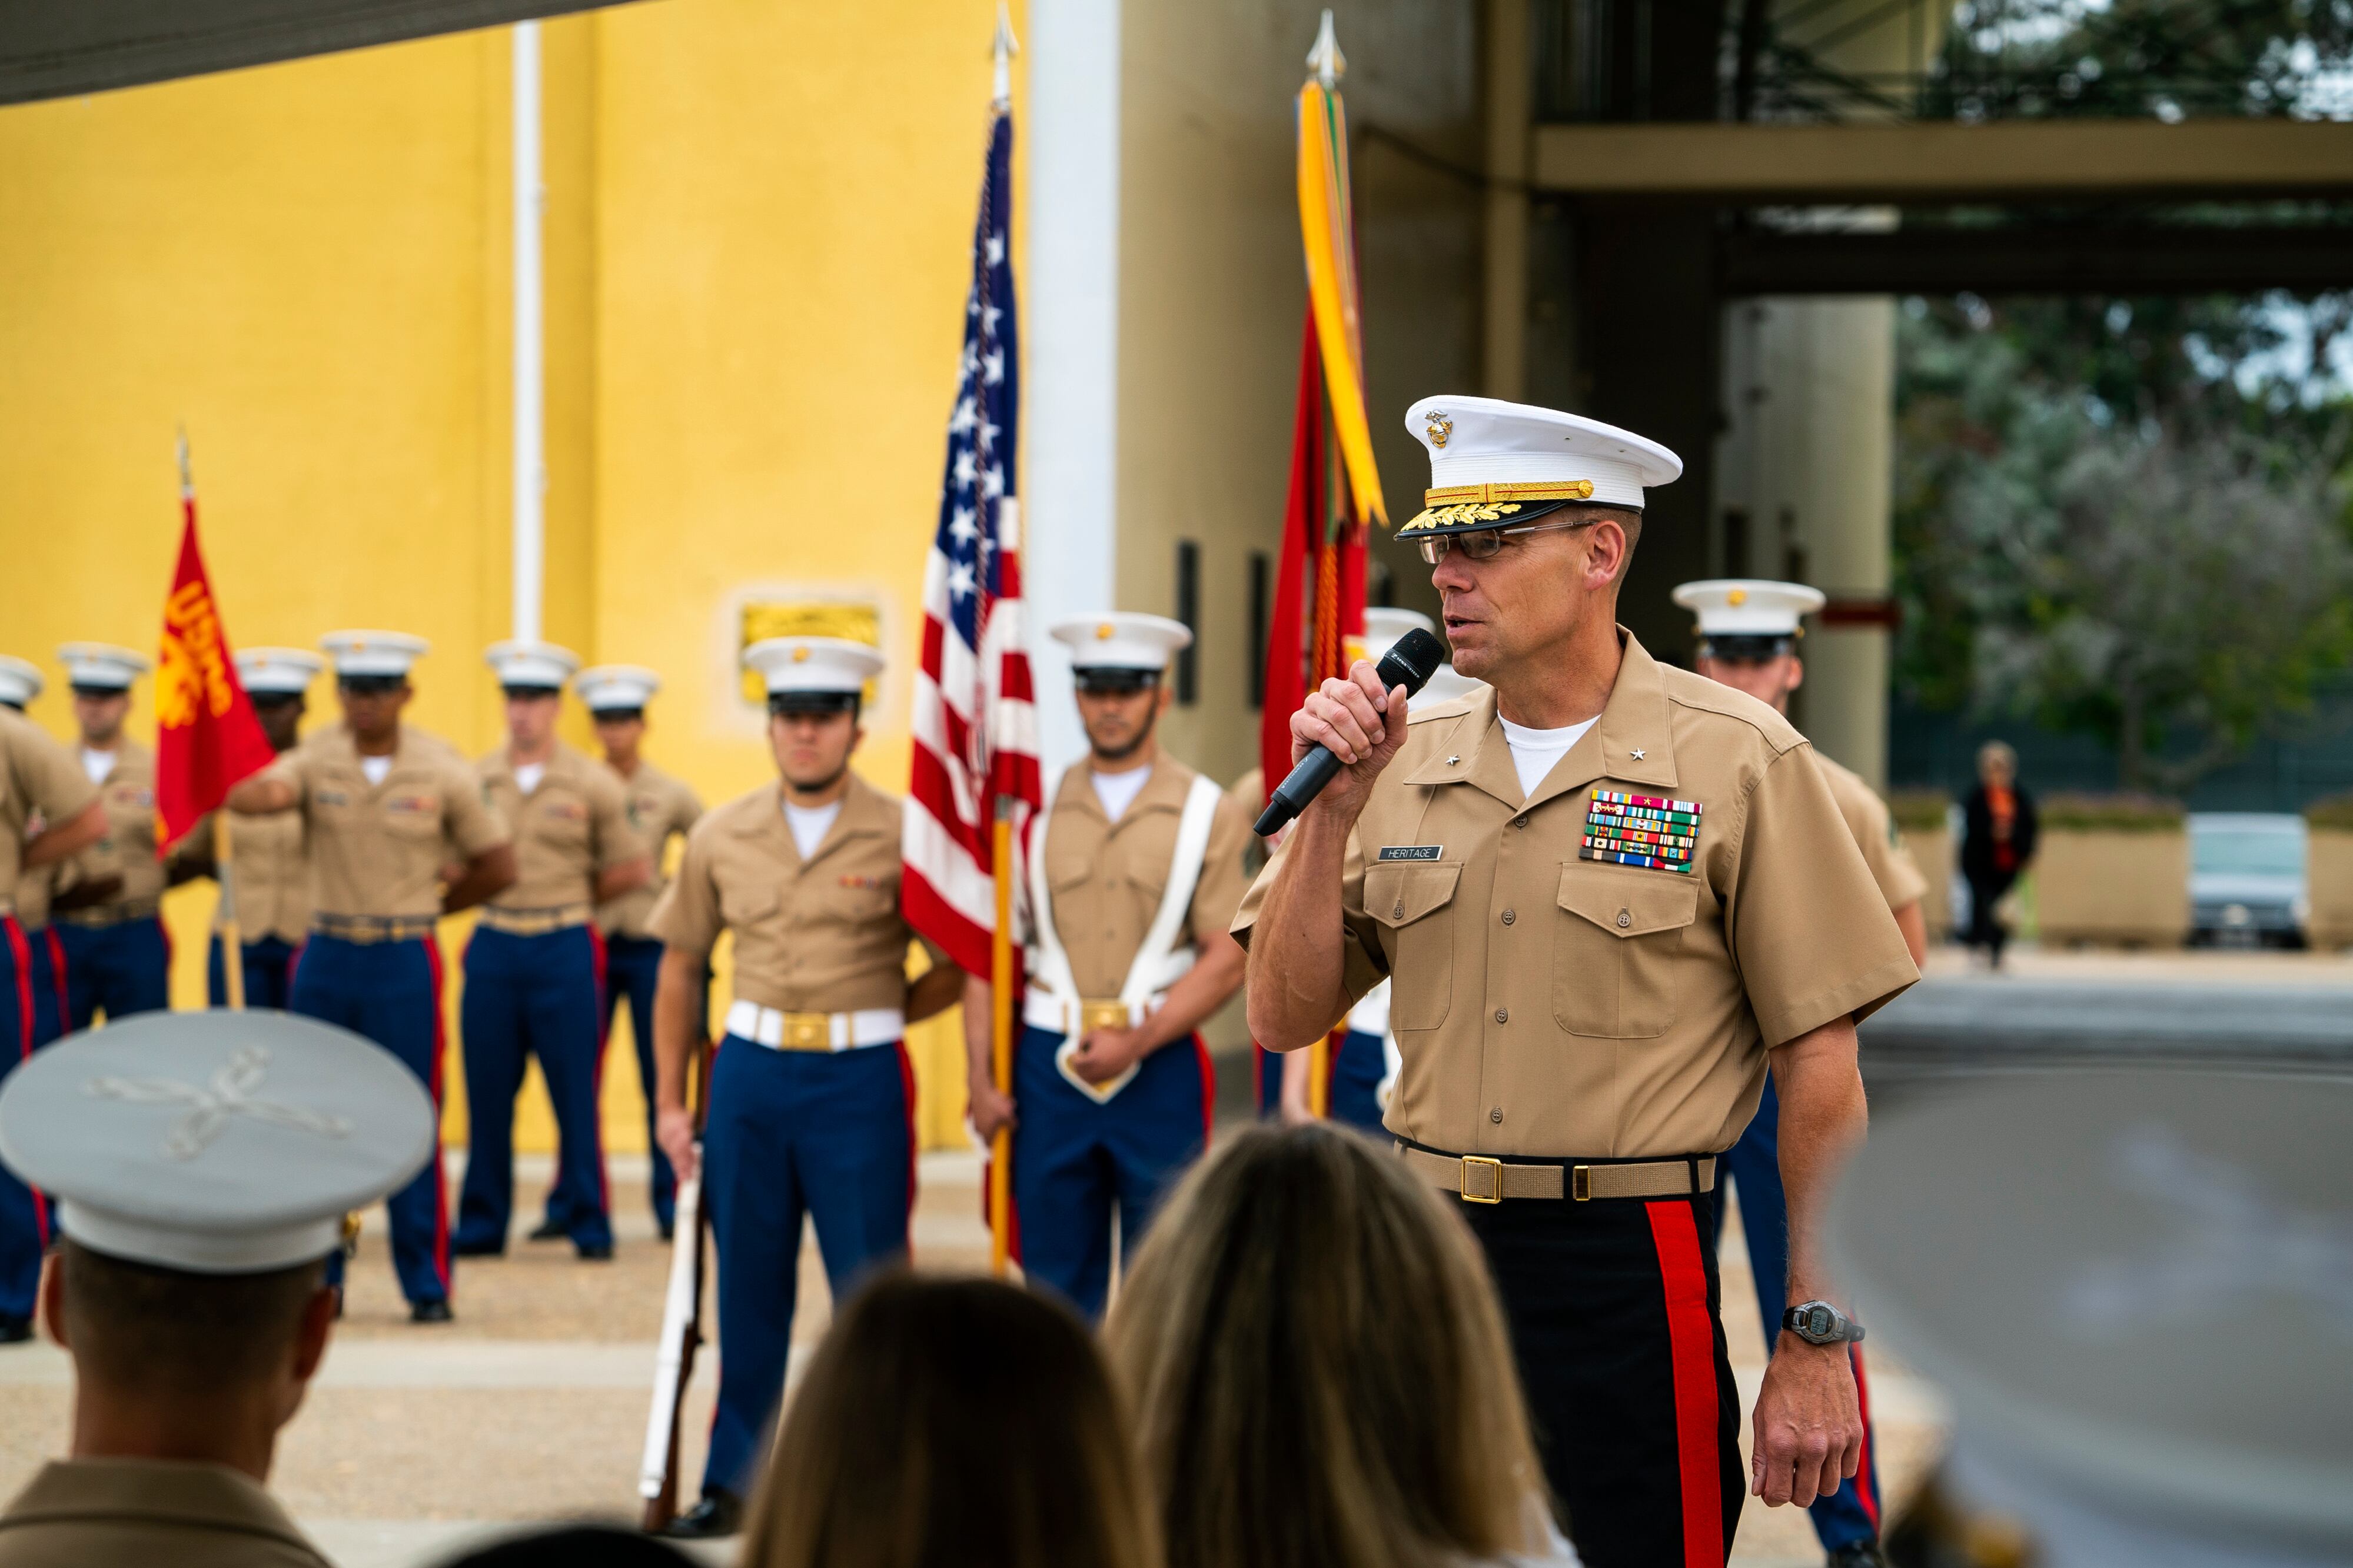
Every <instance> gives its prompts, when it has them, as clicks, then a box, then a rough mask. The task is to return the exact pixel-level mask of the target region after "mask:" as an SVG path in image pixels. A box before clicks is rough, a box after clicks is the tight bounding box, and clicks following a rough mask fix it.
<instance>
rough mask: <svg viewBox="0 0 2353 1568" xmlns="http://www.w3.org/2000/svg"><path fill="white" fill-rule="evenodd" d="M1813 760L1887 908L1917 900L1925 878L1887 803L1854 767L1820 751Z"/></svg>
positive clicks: (1924, 884) (1924, 883)
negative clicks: (1898, 829)
mask: <svg viewBox="0 0 2353 1568" xmlns="http://www.w3.org/2000/svg"><path fill="white" fill-rule="evenodd" d="M1814 761H1815V763H1817V764H1819V765H1820V768H1821V770H1822V782H1823V783H1824V784H1828V785H1830V786H1831V799H1832V800H1834V801H1836V802H1837V803H1838V809H1839V815H1840V816H1842V817H1844V818H1845V819H1846V830H1847V831H1848V832H1849V833H1852V834H1853V835H1854V847H1856V848H1858V849H1860V850H1862V863H1863V864H1864V865H1865V866H1868V867H1870V868H1871V879H1872V880H1873V881H1874V882H1876V883H1878V884H1879V896H1880V897H1881V898H1883V899H1885V900H1887V907H1888V908H1889V909H1890V910H1900V909H1902V908H1903V907H1904V906H1905V905H1906V904H1916V903H1918V902H1919V901H1920V900H1921V898H1922V896H1923V895H1925V894H1926V892H1927V891H1928V879H1927V878H1926V877H1923V876H1922V875H1920V868H1919V867H1917V866H1915V865H1914V864H1913V863H1912V852H1911V851H1910V850H1908V849H1906V848H1905V847H1904V841H1903V840H1902V839H1901V838H1898V837H1896V836H1895V818H1894V816H1891V815H1889V813H1888V810H1887V803H1886V802H1885V801H1883V800H1882V799H1880V798H1879V792H1878V791H1877V790H1875V789H1873V788H1872V787H1871V786H1870V785H1869V784H1865V783H1863V782H1862V774H1861V773H1856V772H1855V771H1854V770H1853V769H1852V768H1849V767H1846V766H1844V765H1843V764H1841V763H1834V762H1832V761H1831V760H1830V758H1828V757H1825V756H1823V755H1822V754H1821V753H1820V752H1815V753H1814Z"/></svg>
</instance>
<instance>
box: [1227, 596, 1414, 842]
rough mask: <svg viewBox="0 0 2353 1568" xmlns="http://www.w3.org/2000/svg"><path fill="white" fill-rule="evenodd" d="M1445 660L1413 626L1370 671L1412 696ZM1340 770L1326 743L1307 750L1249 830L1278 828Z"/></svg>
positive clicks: (1262, 833) (1266, 833) (1267, 832)
mask: <svg viewBox="0 0 2353 1568" xmlns="http://www.w3.org/2000/svg"><path fill="white" fill-rule="evenodd" d="M1445 662H1446V645H1445V644H1444V643H1442V642H1440V641H1439V640H1438V638H1437V637H1433V636H1432V635H1430V633H1429V632H1426V631H1423V630H1422V629H1421V628H1420V627H1419V626H1416V627H1414V628H1413V630H1411V631H1409V632H1408V633H1406V634H1405V636H1403V637H1399V638H1398V640H1397V641H1396V643H1394V644H1393V645H1391V647H1390V648H1389V651H1388V652H1387V653H1385V654H1383V655H1381V662H1380V663H1379V665H1377V667H1376V668H1375V669H1374V671H1373V673H1374V674H1375V675H1377V676H1378V677H1379V678H1380V682H1381V689H1382V690H1384V691H1391V690H1395V689H1397V688H1398V687H1400V686H1402V687H1404V688H1405V694H1406V695H1407V696H1408V697H1411V696H1412V695H1413V694H1414V693H1415V692H1417V691H1419V690H1420V689H1421V688H1422V685H1423V683H1424V682H1426V681H1427V680H1429V679H1430V677H1431V676H1432V675H1434V674H1436V673H1437V671H1438V667H1439V666H1440V665H1441V664H1444V663H1445ZM1339 771H1340V759H1339V758H1338V757H1337V756H1335V755H1334V754H1333V752H1332V749H1331V748H1330V747H1329V746H1317V747H1316V748H1315V749H1314V750H1313V751H1311V752H1308V753H1307V754H1306V755H1305V756H1303V757H1302V758H1301V759H1300V760H1299V765H1298V766H1296V767H1294V768H1293V769H1292V770H1291V776H1290V777H1289V778H1287V779H1285V780H1283V781H1282V784H1281V786H1280V787H1278V788H1277V789H1276V790H1275V792H1274V798H1273V799H1271V800H1270V801H1268V802H1267V803H1266V810H1265V811H1263V812H1262V813H1261V814H1260V816H1259V819H1258V822H1257V823H1256V825H1255V826H1252V827H1251V829H1250V831H1251V832H1253V833H1255V834H1257V835H1258V836H1259V837H1261V838H1267V837H1272V836H1273V835H1274V834H1276V833H1279V832H1281V831H1282V827H1283V825H1284V824H1285V823H1288V822H1289V821H1290V820H1291V819H1292V818H1293V817H1294V816H1298V815H1299V814H1300V813H1301V812H1303V811H1304V810H1306V809H1307V803H1308V802H1309V801H1311V800H1314V798H1315V797H1316V795H1318V794H1319V793H1321V792H1322V790H1323V788H1324V785H1325V784H1330V783H1331V782H1332V779H1333V776H1334V775H1335V774H1336V773H1339Z"/></svg>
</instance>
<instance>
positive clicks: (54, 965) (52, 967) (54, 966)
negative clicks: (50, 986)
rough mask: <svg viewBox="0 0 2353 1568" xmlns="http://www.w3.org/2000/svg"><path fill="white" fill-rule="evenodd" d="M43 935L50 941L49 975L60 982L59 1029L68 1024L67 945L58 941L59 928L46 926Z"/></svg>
mask: <svg viewBox="0 0 2353 1568" xmlns="http://www.w3.org/2000/svg"><path fill="white" fill-rule="evenodd" d="M41 934H42V935H43V936H45V937H47V938H48V939H49V973H51V974H52V975H54V976H56V977H57V982H58V1028H60V1029H62V1028H64V1027H65V1022H66V944H65V943H64V942H59V941H58V928H57V927H55V926H46V927H44V928H43V929H42V931H41Z"/></svg>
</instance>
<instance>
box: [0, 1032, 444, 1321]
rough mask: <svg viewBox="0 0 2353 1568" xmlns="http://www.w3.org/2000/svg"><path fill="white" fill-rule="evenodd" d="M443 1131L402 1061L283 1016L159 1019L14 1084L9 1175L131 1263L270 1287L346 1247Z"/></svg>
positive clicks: (71, 1225)
mask: <svg viewBox="0 0 2353 1568" xmlns="http://www.w3.org/2000/svg"><path fill="white" fill-rule="evenodd" d="M437 1139H438V1118H437V1117H436V1116H435V1114H434V1110H433V1101H432V1099H431V1097H430V1096H428V1095H427V1093H426V1091H425V1087H424V1085H422V1084H420V1083H418V1082H417V1079H416V1076H415V1075H414V1074H412V1073H410V1072H409V1071H408V1069H407V1068H404V1067H402V1066H401V1065H400V1063H399V1061H398V1060H397V1059H396V1058H394V1057H393V1056H392V1054H391V1053H390V1052H388V1051H386V1050H385V1049H384V1048H383V1047H380V1046H376V1045H374V1044H372V1043H371V1042H369V1041H367V1040H365V1039H363V1038H361V1037H359V1036H357V1035H354V1034H353V1033H351V1032H350V1031H349V1030H346V1029H339V1028H336V1027H334V1026H332V1025H329V1024H322V1023H320V1022H318V1021H317V1020H315V1019H311V1018H299V1017H295V1016H292V1015H290V1014H285V1013H230V1012H207V1013H146V1014H142V1015H140V1016H136V1017H131V1018H125V1019H122V1020H121V1022H119V1023H118V1022H110V1023H109V1024H108V1025H107V1026H106V1027H104V1028H103V1029H99V1030H95V1031H85V1032H84V1033H81V1034H79V1035H74V1036H70V1037H68V1038H66V1039H64V1040H61V1041H59V1042H58V1044H56V1045H55V1046H52V1047H49V1048H48V1049H47V1050H45V1051H42V1052H40V1053H39V1054H38V1055H37V1056H35V1057H33V1058H32V1059H30V1060H29V1061H26V1063H24V1064H23V1065H22V1066H20V1067H18V1068H16V1070H15V1071H14V1072H12V1073H10V1074H9V1075H8V1081H7V1083H6V1084H5V1087H0V1161H5V1162H6V1163H7V1165H8V1168H9V1169H10V1170H12V1171H14V1172H16V1173H17V1174H18V1175H20V1176H22V1177H23V1178H24V1180H25V1181H26V1182H27V1183H29V1184H32V1185H33V1186H36V1187H38V1188H40V1189H42V1190H44V1191H46V1192H48V1193H51V1194H55V1196H56V1197H57V1199H58V1223H59V1225H60V1226H61V1227H62V1228H63V1229H64V1231H65V1234H66V1235H67V1237H69V1238H70V1239H72V1240H73V1241H74V1242H76V1243H78V1244H79V1245H80V1246H82V1247H88V1248H90V1250H91V1251H93V1252H100V1253H103V1254H105V1255H106V1256H107V1257H109V1258H121V1259H124V1260H125V1261H128V1262H132V1263H145V1264H152V1265H153V1266H155V1267H158V1268H178V1269H185V1270H186V1271H188V1272H190V1273H195V1274H259V1273H264V1272H267V1271H269V1270H271V1269H276V1268H290V1267H292V1266H293V1265H295V1264H297V1263H301V1262H305V1261H308V1260H309V1259H311V1258H324V1257H326V1256H327V1254H328V1253H330V1252H332V1251H333V1250H334V1248H335V1247H336V1246H337V1245H338V1244H339V1242H340V1240H341V1238H342V1236H343V1216H344V1215H346V1214H348V1213H350V1212H351V1211H352V1210H353V1209H358V1208H364V1207H366V1206H367V1205H369V1204H372V1203H374V1202H375V1201H376V1200H377V1199H378V1198H381V1197H383V1196H384V1195H385V1194H386V1193H389V1192H392V1191H394V1190H395V1189H396V1188H398V1187H400V1186H401V1185H403V1184H406V1182H407V1181H408V1180H409V1178H410V1177H412V1176H414V1175H416V1174H417V1172H418V1171H420V1170H422V1169H423V1168H424V1166H425V1163H426V1162H427V1160H428V1159H430V1158H432V1156H433V1153H434V1149H435V1143H436V1141H437Z"/></svg>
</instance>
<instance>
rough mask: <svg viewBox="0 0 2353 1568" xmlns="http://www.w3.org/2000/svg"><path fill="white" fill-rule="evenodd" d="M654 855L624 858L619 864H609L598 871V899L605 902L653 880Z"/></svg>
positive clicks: (599, 901)
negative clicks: (631, 858)
mask: <svg viewBox="0 0 2353 1568" xmlns="http://www.w3.org/2000/svg"><path fill="white" fill-rule="evenodd" d="M653 875H654V862H653V857H651V856H649V855H640V856H638V858H636V859H634V860H624V861H622V862H621V863H620V864H619V865H617V866H607V867H606V868H604V869H603V870H601V871H599V872H597V873H596V901H597V902H598V903H600V904H601V903H605V902H607V901H608V900H613V899H617V898H619V897H620V896H621V895H622V894H623V893H628V892H633V891H635V890H636V889H639V888H642V887H644V886H645V885H646V884H647V883H648V882H649V881H651V880H653Z"/></svg>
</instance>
